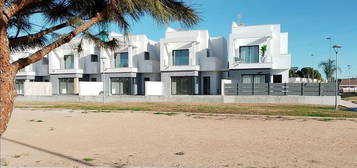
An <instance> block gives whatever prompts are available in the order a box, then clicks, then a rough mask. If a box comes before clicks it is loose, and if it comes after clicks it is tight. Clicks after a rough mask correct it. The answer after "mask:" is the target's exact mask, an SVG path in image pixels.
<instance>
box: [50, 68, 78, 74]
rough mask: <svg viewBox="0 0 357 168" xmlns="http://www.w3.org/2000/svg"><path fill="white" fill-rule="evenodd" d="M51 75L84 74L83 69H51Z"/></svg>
mask: <svg viewBox="0 0 357 168" xmlns="http://www.w3.org/2000/svg"><path fill="white" fill-rule="evenodd" d="M49 73H50V74H83V69H51V70H50V72H49Z"/></svg>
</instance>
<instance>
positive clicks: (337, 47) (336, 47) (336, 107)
mask: <svg viewBox="0 0 357 168" xmlns="http://www.w3.org/2000/svg"><path fill="white" fill-rule="evenodd" d="M332 48H333V49H334V50H335V53H336V78H335V85H336V86H335V109H336V110H338V104H337V96H338V73H337V71H338V62H337V56H338V52H339V49H340V48H342V46H340V45H334V46H332Z"/></svg>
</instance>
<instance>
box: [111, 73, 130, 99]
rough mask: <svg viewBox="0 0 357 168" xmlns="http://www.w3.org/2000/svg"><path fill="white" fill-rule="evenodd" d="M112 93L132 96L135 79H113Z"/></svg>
mask: <svg viewBox="0 0 357 168" xmlns="http://www.w3.org/2000/svg"><path fill="white" fill-rule="evenodd" d="M110 80H111V89H112V90H111V93H112V95H131V90H132V85H133V84H134V81H133V80H134V79H133V78H127V77H122V78H111V79H110Z"/></svg>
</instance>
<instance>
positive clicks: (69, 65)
mask: <svg viewBox="0 0 357 168" xmlns="http://www.w3.org/2000/svg"><path fill="white" fill-rule="evenodd" d="M73 68H74V55H65V56H64V69H73Z"/></svg>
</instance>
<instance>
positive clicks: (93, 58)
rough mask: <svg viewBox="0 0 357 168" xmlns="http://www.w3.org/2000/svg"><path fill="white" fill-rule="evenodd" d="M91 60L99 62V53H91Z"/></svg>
mask: <svg viewBox="0 0 357 168" xmlns="http://www.w3.org/2000/svg"><path fill="white" fill-rule="evenodd" d="M90 61H91V62H99V59H98V55H97V54H91V55H90Z"/></svg>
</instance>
